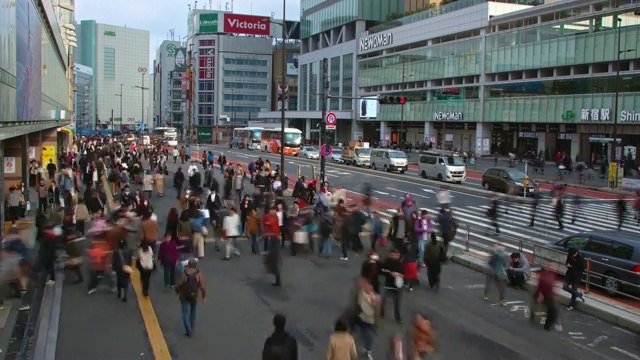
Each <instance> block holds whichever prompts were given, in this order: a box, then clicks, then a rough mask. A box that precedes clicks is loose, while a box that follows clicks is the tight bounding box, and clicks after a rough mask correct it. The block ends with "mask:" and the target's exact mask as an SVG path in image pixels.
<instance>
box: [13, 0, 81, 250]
mask: <svg viewBox="0 0 640 360" xmlns="http://www.w3.org/2000/svg"><path fill="white" fill-rule="evenodd" d="M56 3H57V2H56ZM60 3H61V4H58V5H59V8H54V6H53V3H52V1H33V0H0V49H2V50H1V51H0V165H1V166H2V168H1V170H2V172H0V217H1V218H3V219H5V194H7V193H8V191H9V187H11V186H14V185H16V184H19V183H20V181H23V179H28V178H29V162H31V161H37V162H39V163H48V162H49V161H53V162H54V163H57V154H58V152H59V151H60V149H61V148H62V147H64V146H66V145H67V144H68V141H69V139H70V138H71V135H70V133H71V127H72V126H70V123H71V121H72V119H73V111H72V110H73V106H72V105H73V103H72V102H73V98H72V95H71V94H72V85H73V84H72V80H73V76H72V74H73V47H74V46H76V43H75V41H74V40H75V32H74V31H73V10H74V8H73V4H72V3H71V4H69V3H66V2H64V1H61V2H60ZM29 196H30V194H29V192H28V191H27V192H25V200H27V201H31V203H32V204H34V205H35V204H36V202H37V199H29ZM3 233H4V226H3V227H1V228H0V237H1V236H2V235H3Z"/></svg>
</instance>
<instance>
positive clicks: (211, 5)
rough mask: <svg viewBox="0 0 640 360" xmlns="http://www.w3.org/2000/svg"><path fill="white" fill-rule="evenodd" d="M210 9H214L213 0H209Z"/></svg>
mask: <svg viewBox="0 0 640 360" xmlns="http://www.w3.org/2000/svg"><path fill="white" fill-rule="evenodd" d="M209 10H213V0H209Z"/></svg>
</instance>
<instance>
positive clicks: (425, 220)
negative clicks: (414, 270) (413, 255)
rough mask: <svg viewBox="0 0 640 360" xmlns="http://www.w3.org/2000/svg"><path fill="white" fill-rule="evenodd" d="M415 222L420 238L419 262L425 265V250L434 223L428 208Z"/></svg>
mask: <svg viewBox="0 0 640 360" xmlns="http://www.w3.org/2000/svg"><path fill="white" fill-rule="evenodd" d="M414 224H415V229H414V232H415V234H416V239H417V240H418V264H419V266H421V267H425V266H426V265H425V263H424V250H425V248H426V247H427V242H428V241H429V237H430V234H432V233H433V223H432V222H431V220H430V219H429V213H428V212H427V210H422V212H421V214H420V219H417V220H416V221H415V222H414Z"/></svg>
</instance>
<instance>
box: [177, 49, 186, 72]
mask: <svg viewBox="0 0 640 360" xmlns="http://www.w3.org/2000/svg"><path fill="white" fill-rule="evenodd" d="M186 51H187V49H186V48H179V49H177V50H176V69H183V68H184V65H185V60H186V56H185V54H186Z"/></svg>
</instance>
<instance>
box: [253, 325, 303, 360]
mask: <svg viewBox="0 0 640 360" xmlns="http://www.w3.org/2000/svg"><path fill="white" fill-rule="evenodd" d="M286 323H287V319H286V318H285V316H284V315H282V314H276V315H275V316H274V317H273V326H274V328H275V330H274V332H273V334H271V336H269V337H268V338H267V340H266V341H265V342H264V348H263V349H262V360H298V341H296V339H295V338H294V337H293V336H291V335H290V334H289V333H288V332H287V331H286V330H285V325H286Z"/></svg>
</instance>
